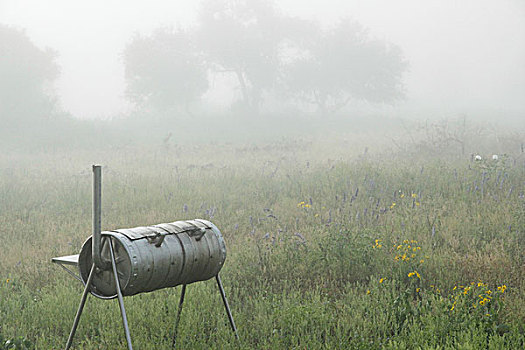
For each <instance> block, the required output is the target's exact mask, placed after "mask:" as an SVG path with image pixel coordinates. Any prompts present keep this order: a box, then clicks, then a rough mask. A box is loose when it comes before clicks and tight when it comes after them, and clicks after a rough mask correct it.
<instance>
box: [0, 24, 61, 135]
mask: <svg viewBox="0 0 525 350" xmlns="http://www.w3.org/2000/svg"><path fill="white" fill-rule="evenodd" d="M57 76H58V67H57V65H56V63H55V53H54V52H52V51H51V50H42V49H40V48H38V47H36V46H35V45H34V44H33V43H32V42H31V41H30V40H29V38H28V37H27V35H26V34H25V33H24V32H23V31H20V30H17V29H13V28H11V27H8V26H5V25H2V24H0V124H1V125H2V126H3V127H2V128H3V129H4V128H7V129H9V128H10V127H14V126H21V125H29V124H31V123H34V122H39V121H43V120H44V121H45V120H46V118H49V116H50V114H51V113H52V112H53V108H54V105H55V102H54V99H53V98H52V96H51V94H50V86H51V83H52V82H53V81H54V80H55V79H56V77H57Z"/></svg>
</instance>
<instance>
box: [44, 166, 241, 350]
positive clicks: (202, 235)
mask: <svg viewBox="0 0 525 350" xmlns="http://www.w3.org/2000/svg"><path fill="white" fill-rule="evenodd" d="M101 179H102V176H101V167H100V166H99V165H93V234H92V236H91V237H90V238H88V239H87V240H86V242H85V243H84V245H83V246H82V249H81V251H80V254H79V255H67V256H62V257H56V258H53V259H52V262H54V263H56V264H58V265H60V266H61V267H62V268H64V269H65V270H66V271H67V272H68V273H70V274H71V275H72V276H73V277H75V278H77V279H79V280H80V281H81V282H82V283H83V284H84V292H83V294H82V298H81V300H80V305H79V307H78V310H77V314H76V316H75V320H74V322H73V327H72V329H71V333H70V334H69V338H68V340H67V344H66V349H69V348H70V347H71V344H72V343H73V337H74V335H75V332H76V330H77V327H78V323H79V321H80V316H81V315H82V311H83V309H84V305H85V303H86V300H87V295H88V293H91V294H93V295H95V296H96V297H98V298H100V299H112V298H117V297H118V302H119V307H120V312H121V315H122V323H123V326H124V332H125V335H126V342H127V345H128V349H130V350H132V344H131V336H130V331H129V326H128V320H127V316H126V310H125V308H124V300H123V296H126V295H134V294H137V293H142V292H150V291H154V290H157V289H161V288H167V287H175V286H177V285H180V284H182V285H183V287H182V292H181V296H180V301H179V308H178V310H177V317H176V320H175V330H174V334H173V346H175V342H176V338H177V328H178V324H179V321H180V315H181V312H182V305H183V303H184V296H185V294H186V285H187V284H190V283H194V282H197V281H204V280H208V279H210V278H212V277H215V279H216V281H217V286H218V288H219V292H220V294H221V297H222V301H223V303H224V307H225V309H226V313H227V315H228V320H229V321H230V326H231V327H232V330H233V332H234V333H235V337H236V338H238V336H237V328H236V327H235V323H234V321H233V317H232V315H231V311H230V307H229V305H228V301H227V300H226V295H225V293H224V289H223V287H222V283H221V279H220V277H219V271H220V270H221V268H222V266H223V265H224V261H225V260H226V245H225V243H224V239H223V237H222V234H221V232H220V231H219V229H218V228H217V227H216V226H215V225H213V224H212V223H211V222H209V221H207V220H190V221H176V222H172V223H167V224H159V225H155V226H149V227H136V228H132V229H120V230H114V231H104V232H101ZM66 266H78V269H79V272H80V276H77V275H76V274H75V273H74V272H73V271H71V270H69V269H68V268H67V267H66Z"/></svg>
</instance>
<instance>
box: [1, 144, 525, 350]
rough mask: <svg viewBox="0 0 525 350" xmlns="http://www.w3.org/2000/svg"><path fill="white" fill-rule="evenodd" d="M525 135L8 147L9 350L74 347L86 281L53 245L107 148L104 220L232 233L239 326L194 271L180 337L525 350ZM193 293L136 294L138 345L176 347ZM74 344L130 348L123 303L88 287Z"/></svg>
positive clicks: (231, 271) (5, 274)
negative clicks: (466, 140)
mask: <svg viewBox="0 0 525 350" xmlns="http://www.w3.org/2000/svg"><path fill="white" fill-rule="evenodd" d="M494 140H495V141H494ZM520 140H521V141H520ZM143 141H146V140H143ZM522 141H523V138H522V137H521V136H519V135H514V138H508V137H507V138H503V137H500V138H492V139H491V141H490V142H492V144H491V147H492V148H491V147H488V146H486V144H484V145H479V146H478V145H476V144H475V143H470V144H469V145H468V147H467V149H466V152H465V154H464V155H462V154H461V152H460V151H459V148H458V147H456V146H457V145H455V146H454V147H452V146H451V147H450V148H446V147H443V144H441V143H439V142H440V141H439V140H437V141H436V140H433V141H432V142H430V141H429V140H428V139H426V138H425V137H422V138H421V139H420V140H413V139H410V138H407V139H406V140H404V142H400V141H399V140H398V141H396V140H390V139H385V138H381V137H375V136H371V135H347V136H346V137H338V138H335V137H334V138H332V137H330V136H326V137H319V138H300V137H295V138H294V139H282V140H281V141H276V142H273V143H268V144H264V143H253V144H249V143H246V144H242V145H241V144H227V143H206V142H202V143H200V144H185V143H181V144H166V143H165V144H162V142H161V141H156V142H152V143H151V144H150V145H148V146H140V145H137V146H130V145H127V146H126V147H116V146H108V147H107V148H106V149H104V150H100V149H98V150H94V151H89V152H88V151H86V150H63V149H62V150H54V151H52V152H49V151H47V152H33V153H29V152H16V151H13V152H8V153H2V154H1V155H0V223H1V227H0V349H1V348H2V346H5V348H24V346H25V347H27V348H37V349H57V348H61V347H63V346H64V345H65V342H66V340H67V336H68V334H69V331H70V327H71V325H72V321H73V318H74V315H75V312H76V308H77V306H78V302H79V300H80V295H81V292H82V288H81V285H80V284H79V283H78V282H76V281H75V280H74V279H72V278H71V277H70V276H69V275H67V274H66V273H64V272H63V271H62V270H61V269H60V268H59V267H58V266H56V265H53V264H51V262H50V259H51V258H52V257H54V256H60V255H67V254H76V253H78V251H79V249H80V247H81V245H82V243H83V241H84V240H85V239H86V238H87V237H88V236H89V235H90V232H91V181H92V180H91V169H90V166H91V164H93V163H101V164H103V165H104V169H103V218H102V220H103V224H102V225H103V228H104V229H115V228H126V227H134V226H142V225H148V224H156V223H161V222H171V221H176V220H184V219H193V218H203V219H208V220H210V221H212V222H213V223H215V224H216V225H217V226H218V227H219V228H220V229H221V231H222V232H223V235H224V237H225V239H226V243H227V247H228V258H227V260H226V264H225V267H224V268H223V270H222V272H221V275H222V279H223V283H224V286H225V289H226V293H227V296H228V298H229V302H230V306H231V308H232V312H233V316H234V318H235V321H236V323H237V326H238V329H239V335H240V339H239V341H236V340H235V338H234V337H233V335H232V334H231V331H230V329H229V325H228V321H227V318H226V315H225V314H224V310H223V306H222V303H221V300H220V295H219V294H218V292H217V290H216V288H215V285H214V281H206V282H202V283H197V284H193V285H189V286H188V289H187V294H186V303H185V306H184V310H183V313H182V318H181V324H180V328H179V343H178V347H179V348H194V349H209V348H218V349H230V348H231V349H237V348H242V349H244V348H246V349H276V348H282V349H320V348H327V349H348V348H351V349H420V348H424V349H522V348H523V347H524V343H525V282H524V277H525V197H524V191H525V155H524V154H523V153H522V152H521V150H520V142H522ZM479 149H481V150H485V149H487V151H486V152H485V153H482V155H483V160H482V161H474V160H472V159H471V156H470V152H475V151H476V150H479ZM492 149H494V150H495V151H490V150H492ZM463 151H465V149H463ZM489 152H490V153H489ZM492 153H498V154H499V155H500V156H499V159H498V160H492V159H491V157H492ZM179 293H180V287H177V288H175V289H163V290H160V291H156V292H152V293H147V294H140V295H136V296H133V297H128V298H125V304H126V308H127V312H128V319H129V324H130V328H131V335H132V340H133V344H134V346H135V348H137V349H168V348H170V344H171V333H172V328H173V321H174V318H175V314H176V308H177V303H178V297H179ZM4 344H6V345H4ZM74 344H75V347H76V348H83V349H116V348H124V347H125V338H124V334H123V331H122V327H121V321H120V314H119V309H118V304H117V302H116V301H115V300H113V301H101V300H98V299H95V298H94V297H90V298H88V302H87V305H86V309H85V311H84V314H83V316H82V319H81V321H80V326H79V329H78V331H77V334H76V338H75V342H74Z"/></svg>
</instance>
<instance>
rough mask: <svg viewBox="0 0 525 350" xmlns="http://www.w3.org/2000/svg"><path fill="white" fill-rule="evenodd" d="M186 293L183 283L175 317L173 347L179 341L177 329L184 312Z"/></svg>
mask: <svg viewBox="0 0 525 350" xmlns="http://www.w3.org/2000/svg"><path fill="white" fill-rule="evenodd" d="M185 294H186V285H185V284H183V285H182V291H181V292H180V299H179V308H178V309H177V317H176V318H175V330H174V331H173V343H172V345H173V347H175V345H176V343H177V329H178V328H179V321H180V314H181V312H182V303H184V295H185Z"/></svg>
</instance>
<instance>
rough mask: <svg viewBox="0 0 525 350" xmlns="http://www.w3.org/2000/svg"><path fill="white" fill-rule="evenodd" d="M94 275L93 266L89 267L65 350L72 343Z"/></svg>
mask: <svg viewBox="0 0 525 350" xmlns="http://www.w3.org/2000/svg"><path fill="white" fill-rule="evenodd" d="M94 275H95V264H93V265H91V271H89V277H88V280H87V282H86V287H85V288H84V293H82V298H81V299H80V305H79V306H78V310H77V315H76V316H75V321H74V322H73V327H72V328H71V333H69V338H68V339H67V344H66V350H68V349H69V348H70V347H71V344H72V343H73V337H74V336H75V332H76V331H77V326H78V322H79V321H80V316H81V315H82V310H84V305H85V304H86V299H87V295H88V293H89V289H90V288H91V282H92V281H93V276H94Z"/></svg>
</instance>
